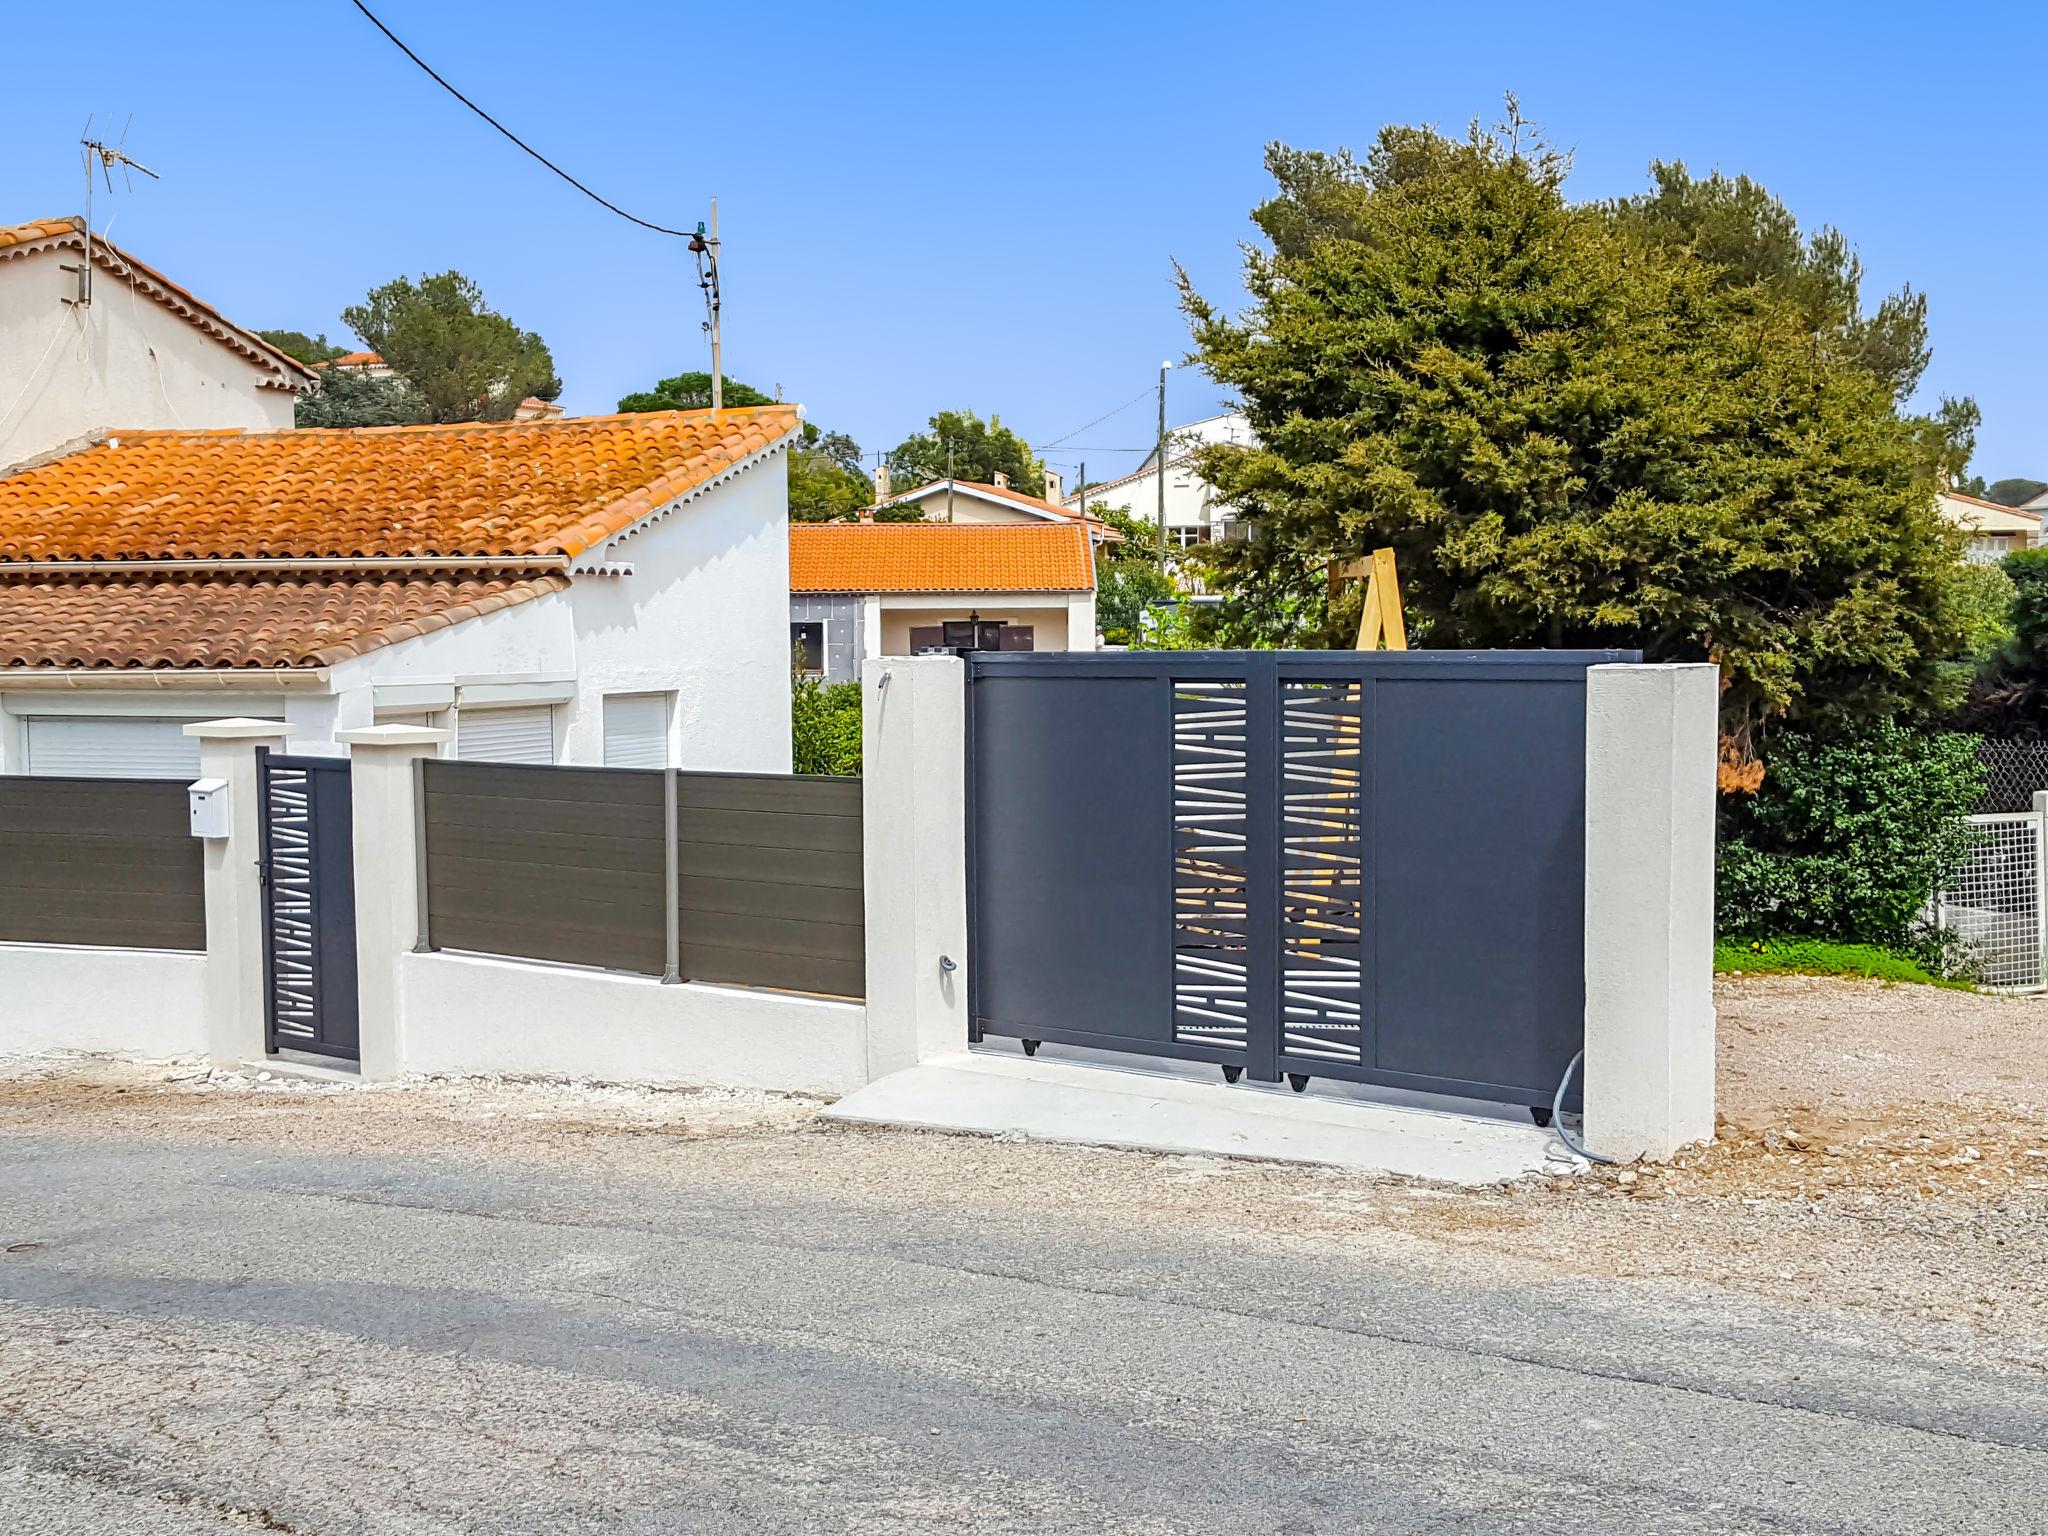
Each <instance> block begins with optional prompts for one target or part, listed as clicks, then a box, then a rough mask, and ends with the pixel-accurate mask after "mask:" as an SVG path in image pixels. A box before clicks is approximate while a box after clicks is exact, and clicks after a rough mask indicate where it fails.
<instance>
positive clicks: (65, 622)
mask: <svg viewBox="0 0 2048 1536" xmlns="http://www.w3.org/2000/svg"><path fill="white" fill-rule="evenodd" d="M568 585H569V579H568V578H567V577H566V576H555V575H546V576H536V577H532V578H528V579H525V580H520V579H518V578H500V577H489V576H468V575H459V574H455V575H450V576H448V577H446V578H442V579H435V578H429V577H406V576H400V577H394V578H390V579H380V578H375V577H370V578H354V577H343V578H338V579H333V580H328V579H322V578H306V579H300V578H297V577H292V576H284V577H279V578H275V579H272V578H268V577H258V578H251V579H225V580H206V579H193V578H165V579H161V580H121V579H114V580H99V579H73V578H54V579H49V580H35V579H32V578H26V577H19V576H17V577H14V578H11V579H0V676H4V675H5V672H6V671H7V670H14V669H36V668H44V667H48V668H59V667H64V668H71V667H83V668H92V669H137V670H140V669H152V668H167V667H168V668H229V667H313V666H331V665H333V664H334V663H336V662H339V661H345V660H347V659H348V658H349V657H351V656H359V655H361V654H363V653H364V652H365V651H371V650H375V649H376V648H377V647H379V646H383V645H391V644H393V643H395V642H397V641H400V640H409V639H411V638H412V637H413V636H415V635H423V634H427V633H429V632H430V631H432V630H436V629H445V628H447V627H448V626H449V625H450V624H457V623H460V622H461V621H462V620H464V619H469V618H475V617H477V616H478V615H480V614H485V613H491V612H494V611H495V610H497V609H500V608H506V607H510V606H512V605H513V604H515V603H524V602H529V601H531V600H532V599H534V598H536V597H541V596H544V595H546V594H547V593H550V592H560V591H562V590H564V589H565V588H567V586H568Z"/></svg>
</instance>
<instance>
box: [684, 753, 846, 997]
mask: <svg viewBox="0 0 2048 1536" xmlns="http://www.w3.org/2000/svg"><path fill="white" fill-rule="evenodd" d="M861 851H862V825H861V781H860V780H859V779H857V778H833V777H822V776H810V775H792V774H735V773H681V774H678V775H677V776H676V865H677V869H678V871H679V879H678V881H677V901H678V904H679V908H680V912H679V924H678V929H679V938H680V943H681V966H680V968H681V972H682V975H683V978H684V979H685V980H688V981H714V982H727V983H735V984H738V985H743V986H755V987H776V988H781V989H783V990H785V991H792V992H822V993H826V994H829V995H832V996H838V997H862V996H865V995H866V993H867V939H866V932H867V929H866V920H867V911H866V902H865V897H864V894H863V889H862V881H863V874H862V863H861Z"/></svg>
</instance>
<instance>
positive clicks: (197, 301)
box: [0, 218, 315, 391]
mask: <svg viewBox="0 0 2048 1536" xmlns="http://www.w3.org/2000/svg"><path fill="white" fill-rule="evenodd" d="M46 241H54V242H56V243H57V244H59V245H68V246H75V247H77V248H78V249H79V250H81V251H83V250H84V249H85V220H83V219H78V218H69V219H35V220H32V221H31V222H29V223H27V224H15V225H11V226H9V227H6V228H0V258H4V257H5V256H6V254H7V253H8V251H9V250H15V249H16V248H18V247H23V246H30V245H38V244H41V243H43V242H46ZM92 251H93V260H94V262H95V263H96V264H97V265H99V266H103V267H105V268H106V269H107V270H108V271H109V272H111V273H113V274H114V275H115V276H117V277H120V278H122V279H124V280H125V281H127V282H130V283H133V284H134V285H135V286H136V287H137V288H139V289H141V290H142V291H143V292H145V293H147V294H148V295H149V296H150V297H151V298H153V299H155V300H156V301H157V302H158V303H160V304H162V305H163V306H164V307H165V308H166V309H169V310H170V311H171V312H172V313H174V314H176V315H178V316H179V317H180V318H182V319H185V320H188V321H190V322H191V323H192V324H194V325H196V326H198V327H199V329H201V330H202V331H205V332H206V333H207V334H208V335H209V336H212V337H213V338H214V339H215V340H217V341H220V342H223V343H225V344H226V345H227V346H228V347H229V348H230V349H231V350H233V351H235V352H239V353H241V354H242V355H243V356H244V357H247V358H250V359H251V360H253V361H255V362H257V363H258V364H259V365H261V366H265V367H269V368H271V369H274V370H276V377H275V378H272V379H266V380H264V385H266V386H272V387H275V388H278V389H290V390H294V391H296V390H299V389H302V388H304V387H305V385H306V384H307V383H308V382H309V381H310V380H312V379H313V378H314V377H315V375H314V373H313V370H312V369H310V368H308V367H307V366H306V365H305V364H304V363H302V362H300V361H299V360H298V359H297V358H295V357H290V356H287V355H286V354H285V353H283V352H280V351H278V350H277V348H275V347H273V346H272V345H271V344H270V343H269V342H267V341H265V340H264V339H263V338H262V337H261V336H258V335H257V334H256V333H255V332H254V331H245V330H243V329H242V327H240V326H239V325H236V324H235V323H234V322H233V321H232V320H230V319H228V317H227V316H226V315H223V314H222V313H221V312H220V311H219V310H217V309H215V308H214V307H213V306H212V305H211V304H209V303H207V302H206V301H205V300H204V299H202V298H200V297H199V296H198V295H197V294H195V293H193V292H192V291H191V290H190V289H188V288H181V287H180V286H179V285H178V284H176V283H174V282H172V281H171V280H170V279H169V278H168V277H165V276H164V275H163V273H161V272H159V271H157V269H156V268H154V267H152V266H151V265H149V263H148V262H145V261H140V260H138V259H137V258H136V257H134V256H131V255H130V254H129V253H128V252H126V251H124V250H122V249H121V247H120V246H118V245H116V244H114V242H113V241H111V240H109V239H107V238H106V237H105V236H104V235H95V236H94V237H93V242H92ZM17 254H19V255H29V254H32V253H30V252H28V251H23V250H17Z"/></svg>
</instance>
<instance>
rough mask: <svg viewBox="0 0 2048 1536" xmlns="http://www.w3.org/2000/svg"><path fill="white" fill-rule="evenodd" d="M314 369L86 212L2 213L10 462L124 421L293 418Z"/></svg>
mask: <svg viewBox="0 0 2048 1536" xmlns="http://www.w3.org/2000/svg"><path fill="white" fill-rule="evenodd" d="M88 247H89V248H90V257H89V258H88ZM313 382H314V374H313V372H312V370H311V369H309V368H307V367H305V366H304V365H303V364H301V363H299V362H298V361H296V360H295V359H293V358H289V357H286V356H285V355H284V354H283V353H282V352H280V351H278V350H277V349H276V348H275V347H273V346H271V345H270V344H269V343H268V342H266V341H264V340H263V339H262V338H261V337H259V336H257V335H255V334H254V333H253V332H250V331H245V330H243V329H242V328H241V327H240V326H238V325H235V324H234V323H233V322H231V321H229V320H228V319H227V318H226V317H225V316H223V315H222V314H221V313H220V311H218V310H216V309H214V308H213V307H212V306H211V305H209V304H206V303H205V302H203V301H202V300H200V299H198V298H196V297H194V296H193V295H192V294H190V293H188V292H186V291H185V290H184V289H183V288H180V287H179V286H178V285H177V284H176V283H174V282H172V281H171V280H170V279H169V278H167V277H165V276H164V275H163V274H162V273H161V272H158V271H156V270H155V269H154V268H153V267H150V266H147V265H145V264H144V263H142V262H140V261H138V260H136V259H135V257H133V256H131V255H129V254H128V252H126V251H124V250H123V249H121V247H119V246H117V245H114V244H113V243H111V242H110V241H108V240H106V239H104V238H102V237H101V236H98V235H92V236H90V237H88V235H87V233H86V228H85V223H84V221H83V220H81V219H41V220H38V221H36V222H35V223H31V224H19V225H15V226H13V227H11V228H8V227H0V470H5V469H7V468H10V467H12V466H16V465H20V464H24V463H28V462H31V461H34V460H38V459H42V458H45V457H47V456H49V455H51V454H53V453H56V452H59V451H62V450H66V449H69V448H75V447H78V446H80V445H82V444H84V443H86V442H90V441H92V440H94V439H95V438H98V437H103V436H104V435H105V434H106V433H107V431H108V430H109V429H113V428H128V429H130V430H134V429H137V428H157V429H173V430H181V429H192V430H199V429H211V428H219V427H240V428H270V429H277V428H287V427H290V426H291V425H292V412H293V406H294V404H295V402H296V401H297V398H298V395H299V392H300V391H301V390H303V389H307V388H309V387H311V386H312V384H313Z"/></svg>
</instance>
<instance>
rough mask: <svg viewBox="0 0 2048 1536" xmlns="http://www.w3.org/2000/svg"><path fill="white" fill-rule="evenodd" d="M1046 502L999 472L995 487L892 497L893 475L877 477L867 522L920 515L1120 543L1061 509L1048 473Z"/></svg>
mask: <svg viewBox="0 0 2048 1536" xmlns="http://www.w3.org/2000/svg"><path fill="white" fill-rule="evenodd" d="M1045 481H1046V492H1047V494H1046V495H1044V496H1033V495H1031V494H1030V493H1029V492H1028V491H1020V490H1018V489H1016V488H1015V487H1014V486H1012V485H1011V484H1010V477H1009V476H1008V475H1006V474H1004V473H1003V472H1002V471H1001V470H997V471H996V477H995V479H994V480H993V481H985V480H933V481H931V482H930V483H928V484H925V485H920V486H918V487H917V488H916V489H915V490H910V491H901V492H897V493H895V494H891V492H890V490H889V470H888V468H887V466H886V465H885V466H884V467H883V468H882V469H880V470H879V471H877V475H876V482H875V505H874V506H873V507H872V508H871V509H869V512H868V513H867V514H864V515H867V516H872V515H873V514H874V513H876V512H881V511H885V510H887V511H894V512H898V513H901V512H905V511H913V510H914V511H916V512H917V513H918V514H919V515H920V516H921V517H923V519H924V520H925V521H926V522H928V523H1053V524H1068V523H1082V524H1085V525H1086V526H1087V528H1088V530H1089V536H1090V537H1091V538H1092V539H1093V540H1094V541H1095V542H1096V543H1098V544H1099V543H1102V542H1103V541H1105V540H1108V539H1116V538H1120V537H1121V535H1119V534H1117V533H1116V532H1115V531H1114V530H1112V529H1110V528H1107V527H1105V526H1104V525H1103V522H1102V520H1101V519H1100V518H1096V517H1087V516H1084V515H1083V514H1082V512H1081V510H1080V509H1079V508H1078V507H1075V508H1069V507H1064V506H1061V505H1060V477H1059V476H1058V475H1057V474H1054V473H1052V472H1051V471H1047V472H1046V477H1045Z"/></svg>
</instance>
